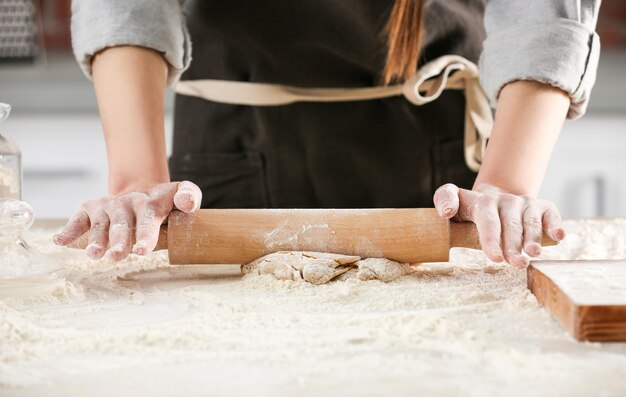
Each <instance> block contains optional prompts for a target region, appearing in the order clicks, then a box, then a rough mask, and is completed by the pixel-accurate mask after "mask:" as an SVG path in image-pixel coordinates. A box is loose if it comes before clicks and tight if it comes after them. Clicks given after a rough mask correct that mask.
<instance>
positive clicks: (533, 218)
mask: <svg viewBox="0 0 626 397" xmlns="http://www.w3.org/2000/svg"><path fill="white" fill-rule="evenodd" d="M522 226H523V227H524V251H526V253H527V254H528V255H530V256H539V255H541V237H542V235H543V231H542V224H541V209H540V208H539V206H538V205H537V204H536V203H533V204H530V205H528V206H527V207H526V210H524V215H523V216H522Z"/></svg>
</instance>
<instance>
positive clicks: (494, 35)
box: [72, 0, 600, 118]
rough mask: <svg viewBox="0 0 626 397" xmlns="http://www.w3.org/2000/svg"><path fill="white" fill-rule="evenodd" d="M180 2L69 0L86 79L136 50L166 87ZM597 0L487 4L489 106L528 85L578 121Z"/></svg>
mask: <svg viewBox="0 0 626 397" xmlns="http://www.w3.org/2000/svg"><path fill="white" fill-rule="evenodd" d="M181 2H182V0H159V1H155V0H133V1H127V0H102V1H93V0H73V2H72V40H73V48H74V53H75V55H76V58H77V59H78V61H79V63H80V65H81V67H82V68H83V70H84V72H85V73H86V74H87V76H90V74H91V59H92V56H93V55H94V54H96V53H97V52H98V51H100V50H102V49H104V48H107V47H111V46H118V45H138V46H143V47H148V48H152V49H155V50H157V51H159V52H161V53H162V54H163V55H164V57H165V59H166V61H167V62H168V64H169V68H170V71H169V83H170V84H173V83H174V82H176V81H177V79H178V78H179V77H180V75H181V74H182V72H183V71H184V70H186V69H187V67H188V66H189V63H190V62H191V43H190V39H189V34H188V33H187V30H186V27H185V19H184V16H183V14H182V12H181ZM599 7H600V0H526V1H519V0H489V1H487V6H486V9H485V29H486V32H487V38H486V40H485V41H484V43H483V53H482V55H481V57H480V62H479V67H480V73H481V84H482V86H483V88H484V90H485V92H486V94H487V96H488V98H489V100H490V101H491V104H492V106H493V107H496V105H497V98H498V94H499V92H500V90H501V89H502V87H503V86H504V85H506V84H507V83H510V82H512V81H516V80H534V81H538V82H541V83H545V84H550V85H553V86H556V87H559V88H561V89H563V90H564V91H565V92H567V93H568V94H569V95H570V97H571V106H570V110H569V113H568V117H570V118H576V117H579V116H581V115H582V114H584V112H585V109H586V107H587V103H588V101H589V96H590V93H591V89H592V87H593V84H594V82H595V75H596V71H597V64H598V57H599V51H600V43H599V39H598V36H597V34H596V33H595V25H596V20H597V14H598V9H599Z"/></svg>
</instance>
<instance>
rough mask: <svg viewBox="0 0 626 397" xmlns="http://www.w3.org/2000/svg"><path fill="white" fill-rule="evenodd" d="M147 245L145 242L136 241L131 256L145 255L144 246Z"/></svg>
mask: <svg viewBox="0 0 626 397" xmlns="http://www.w3.org/2000/svg"><path fill="white" fill-rule="evenodd" d="M147 245H148V244H147V243H146V242H145V241H138V242H137V243H136V244H135V245H134V246H133V254H137V255H145V253H146V246H147Z"/></svg>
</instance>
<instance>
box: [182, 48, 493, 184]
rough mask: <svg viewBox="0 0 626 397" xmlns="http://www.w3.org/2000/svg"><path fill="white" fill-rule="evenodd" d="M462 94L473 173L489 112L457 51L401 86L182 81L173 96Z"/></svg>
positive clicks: (241, 99) (339, 98) (429, 97)
mask: <svg viewBox="0 0 626 397" xmlns="http://www.w3.org/2000/svg"><path fill="white" fill-rule="evenodd" d="M445 89H449V90H463V91H464V93H465V131H464V147H465V151H464V155H465V163H466V164H467V166H468V167H469V168H470V169H471V170H472V171H474V172H478V169H479V168H480V164H481V163H482V161H483V159H484V156H485V148H486V145H487V139H488V138H489V136H490V135H491V128H492V125H493V115H492V113H491V107H490V106H489V102H488V100H487V97H486V96H485V93H484V92H483V90H482V87H481V86H480V83H479V74H478V67H477V66H476V65H475V64H473V63H472V62H470V61H468V60H467V59H465V58H463V57H461V56H458V55H445V56H442V57H439V58H437V59H435V60H433V61H431V62H429V63H427V64H425V65H423V66H422V67H420V68H419V70H418V71H417V72H416V73H415V75H413V77H411V78H410V79H408V80H407V81H405V82H404V84H398V85H389V86H377V87H357V88H305V87H294V86H286V85H279V84H265V83H252V82H244V81H227V80H185V81H181V82H179V83H178V84H177V85H176V88H175V91H176V93H178V94H182V95H189V96H195V97H199V98H203V99H206V100H209V101H213V102H219V103H227V104H232V105H248V106H280V105H288V104H291V103H295V102H345V101H363V100H371V99H381V98H388V97H392V96H398V95H403V96H404V97H405V98H406V99H407V100H408V101H409V102H411V103H412V104H414V105H417V106H421V105H424V104H426V103H429V102H432V101H434V100H435V99H437V98H439V96H440V95H441V93H442V92H443V90H445Z"/></svg>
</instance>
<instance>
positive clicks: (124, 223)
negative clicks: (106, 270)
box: [54, 181, 202, 261]
mask: <svg viewBox="0 0 626 397" xmlns="http://www.w3.org/2000/svg"><path fill="white" fill-rule="evenodd" d="M201 202H202V192H201V191H200V188H199V187H198V186H196V185H195V184H194V183H192V182H189V181H184V182H169V183H162V184H159V185H156V186H153V187H150V188H148V189H144V190H140V191H131V192H128V193H123V194H118V195H115V196H108V197H103V198H100V199H96V200H89V201H87V202H85V203H84V204H83V205H82V206H81V208H80V209H79V210H78V211H77V212H76V213H75V214H74V215H73V216H72V217H71V218H70V220H69V222H68V223H67V225H65V227H64V228H63V230H62V231H61V232H60V233H58V234H56V235H55V236H54V242H55V243H56V244H58V245H64V246H65V245H68V244H71V243H72V242H74V241H75V240H76V239H78V238H79V237H80V236H82V235H83V234H85V233H87V232H89V237H88V245H87V247H86V248H85V251H86V253H87V255H88V256H89V257H90V258H92V259H100V258H102V257H103V256H104V255H105V254H106V256H107V259H110V260H115V261H119V260H122V259H124V258H126V257H127V256H128V254H130V253H131V252H132V253H134V254H138V255H145V254H148V253H150V252H152V251H153V250H154V248H155V247H156V244H157V240H158V238H159V230H160V227H161V224H162V223H163V221H165V220H166V219H167V217H168V215H169V214H170V212H171V211H172V210H174V209H178V210H180V211H183V212H187V213H191V212H194V211H196V210H197V209H198V208H200V203H201ZM133 234H135V235H136V236H135V237H136V244H135V245H134V246H132V242H133ZM107 250H108V251H107Z"/></svg>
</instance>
